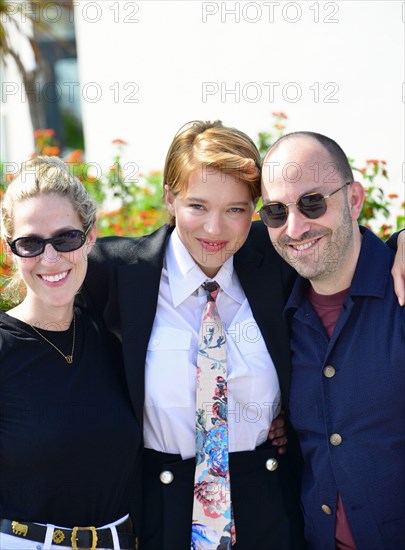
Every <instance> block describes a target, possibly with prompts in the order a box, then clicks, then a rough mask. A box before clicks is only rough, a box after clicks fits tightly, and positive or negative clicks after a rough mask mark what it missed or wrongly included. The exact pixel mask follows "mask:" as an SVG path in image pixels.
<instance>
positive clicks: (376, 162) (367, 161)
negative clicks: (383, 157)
mask: <svg viewBox="0 0 405 550" xmlns="http://www.w3.org/2000/svg"><path fill="white" fill-rule="evenodd" d="M379 162H380V161H379V160H376V159H369V160H366V163H367V164H379Z"/></svg>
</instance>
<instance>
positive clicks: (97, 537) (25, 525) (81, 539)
mask: <svg viewBox="0 0 405 550" xmlns="http://www.w3.org/2000/svg"><path fill="white" fill-rule="evenodd" d="M115 528H116V529H117V533H118V539H119V541H120V546H121V548H122V549H123V550H124V549H132V548H135V547H136V537H135V535H134V534H133V532H132V521H131V518H128V519H127V520H126V521H124V522H123V523H120V524H119V525H116V526H115ZM46 531H47V528H46V527H45V526H43V525H38V524H37V523H30V522H27V521H11V520H8V519H1V520H0V532H1V533H4V534H5V535H12V536H14V537H20V538H23V539H27V540H35V541H36V542H42V543H43V542H44V541H45V536H46ZM52 542H53V544H60V545H61V546H70V547H71V548H73V550H79V549H80V548H91V550H94V549H95V548H114V543H113V539H112V534H111V529H110V528H109V527H108V528H105V529H96V528H95V527H73V529H60V528H59V527H56V528H55V530H54V532H53V537H52Z"/></svg>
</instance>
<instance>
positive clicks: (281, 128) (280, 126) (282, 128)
mask: <svg viewBox="0 0 405 550" xmlns="http://www.w3.org/2000/svg"><path fill="white" fill-rule="evenodd" d="M274 128H277V130H284V128H285V125H284V124H280V122H277V124H275V125H274Z"/></svg>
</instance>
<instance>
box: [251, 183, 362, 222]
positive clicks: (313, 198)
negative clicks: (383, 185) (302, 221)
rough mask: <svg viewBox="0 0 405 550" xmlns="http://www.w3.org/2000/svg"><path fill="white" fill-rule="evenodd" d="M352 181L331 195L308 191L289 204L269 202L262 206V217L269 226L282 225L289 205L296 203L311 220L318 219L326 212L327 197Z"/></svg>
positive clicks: (285, 219)
mask: <svg viewBox="0 0 405 550" xmlns="http://www.w3.org/2000/svg"><path fill="white" fill-rule="evenodd" d="M351 183H353V182H351V181H348V182H347V183H345V184H344V185H342V187H339V189H336V191H333V192H332V193H329V195H322V193H306V194H305V195H301V196H300V198H299V199H298V200H297V201H296V202H288V203H287V204H284V203H283V202H278V201H272V202H268V203H267V204H264V205H263V206H262V207H261V208H260V210H259V215H260V218H261V220H262V222H263V223H265V224H266V225H267V226H268V227H271V228H276V227H281V226H282V225H284V224H285V222H286V221H287V218H288V207H289V206H291V205H292V204H295V205H296V207H297V208H298V210H299V211H300V212H301V214H304V216H306V217H307V218H310V219H311V220H316V218H320V217H321V216H322V215H323V214H325V212H326V208H327V205H326V199H328V198H329V197H331V196H332V195H334V194H335V193H337V192H338V191H340V190H341V189H343V188H344V187H346V185H350V184H351Z"/></svg>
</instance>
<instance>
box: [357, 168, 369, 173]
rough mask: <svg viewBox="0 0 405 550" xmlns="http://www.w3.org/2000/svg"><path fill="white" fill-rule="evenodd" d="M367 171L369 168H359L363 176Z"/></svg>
mask: <svg viewBox="0 0 405 550" xmlns="http://www.w3.org/2000/svg"><path fill="white" fill-rule="evenodd" d="M366 170H367V168H359V172H361V173H362V174H365V173H366Z"/></svg>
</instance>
